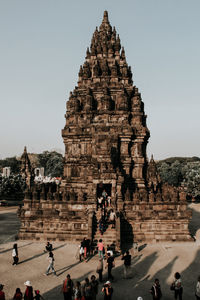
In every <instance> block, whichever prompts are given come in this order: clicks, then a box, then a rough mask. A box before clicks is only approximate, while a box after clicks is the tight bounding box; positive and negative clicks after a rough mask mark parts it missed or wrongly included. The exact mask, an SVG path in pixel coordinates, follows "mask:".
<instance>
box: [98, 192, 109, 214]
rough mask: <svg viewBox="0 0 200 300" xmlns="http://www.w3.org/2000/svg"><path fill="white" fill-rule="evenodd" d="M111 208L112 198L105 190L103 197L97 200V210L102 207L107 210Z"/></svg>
mask: <svg viewBox="0 0 200 300" xmlns="http://www.w3.org/2000/svg"><path fill="white" fill-rule="evenodd" d="M109 206H111V196H109V195H108V194H107V193H106V191H105V190H103V192H102V195H101V196H99V197H98V198H97V210H98V208H99V207H100V208H101V209H105V208H106V207H109Z"/></svg>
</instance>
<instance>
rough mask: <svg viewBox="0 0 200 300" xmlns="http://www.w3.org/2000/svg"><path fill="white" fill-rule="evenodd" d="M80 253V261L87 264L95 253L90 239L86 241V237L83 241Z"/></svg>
mask: <svg viewBox="0 0 200 300" xmlns="http://www.w3.org/2000/svg"><path fill="white" fill-rule="evenodd" d="M78 252H79V261H80V262H81V261H82V260H84V261H85V262H87V259H88V257H89V256H90V254H91V253H92V252H93V249H92V247H91V241H90V239H86V237H84V239H83V240H82V242H81V244H80V246H79V250H78Z"/></svg>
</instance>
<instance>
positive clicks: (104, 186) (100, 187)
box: [97, 183, 112, 198]
mask: <svg viewBox="0 0 200 300" xmlns="http://www.w3.org/2000/svg"><path fill="white" fill-rule="evenodd" d="M111 188H112V184H103V183H99V184H97V198H98V197H101V196H102V193H103V191H105V192H106V193H107V194H108V196H111Z"/></svg>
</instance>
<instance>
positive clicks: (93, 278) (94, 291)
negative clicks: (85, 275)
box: [91, 275, 99, 300]
mask: <svg viewBox="0 0 200 300" xmlns="http://www.w3.org/2000/svg"><path fill="white" fill-rule="evenodd" d="M98 285H99V283H98V281H97V280H96V276H95V275H92V276H91V286H92V300H96V297H97V294H98Z"/></svg>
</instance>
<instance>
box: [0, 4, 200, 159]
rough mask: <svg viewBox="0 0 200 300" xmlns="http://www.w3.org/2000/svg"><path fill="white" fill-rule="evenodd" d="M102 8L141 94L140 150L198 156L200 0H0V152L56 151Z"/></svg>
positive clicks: (60, 145) (0, 155)
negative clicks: (145, 140) (144, 132)
mask: <svg viewBox="0 0 200 300" xmlns="http://www.w3.org/2000/svg"><path fill="white" fill-rule="evenodd" d="M105 9H106V10H108V12H109V19H110V23H111V25H112V26H115V27H116V30H117V32H118V33H119V34H120V38H121V43H122V45H124V47H125V51H126V56H127V62H128V64H129V65H131V67H132V70H133V80H134V84H135V85H136V86H137V87H138V88H139V90H140V92H141V93H142V98H143V101H144V104H145V113H146V114H147V125H148V128H149V130H150V133H151V137H150V139H149V144H148V155H149V156H150V155H151V153H153V154H154V157H155V159H161V158H166V157H169V156H200V139H199V131H200V121H199V112H200V101H199V100H200V99H199V87H200V84H199V78H200V76H199V73H200V39H199V31H200V1H199V0H191V1H189V0H187V1H186V0H130V1H126V0H124V1H118V0H115V1H114V0H107V1H105V0H101V1H95V0H84V1H83V0H79V1H67V0H66V1H62V0H57V1H55V0H54V1H52V0H32V1H31V0H12V1H11V0H4V1H3V0H0V46H1V51H0V53H1V55H0V83H1V88H0V104H1V105H0V108H1V110H0V111H1V117H0V120H1V126H0V158H3V157H6V156H12V155H15V154H17V155H19V154H21V153H22V152H23V147H24V145H27V147H28V151H29V152H42V151H44V150H52V149H62V150H64V147H63V141H62V138H61V129H62V128H63V127H64V124H65V119H64V114H65V105H66V100H67V99H68V95H69V92H70V91H71V90H73V89H74V87H75V85H76V84H77V79H78V71H79V67H80V64H82V63H83V62H84V58H85V52H86V48H87V46H89V45H90V41H91V37H92V33H93V32H94V30H95V27H96V26H99V25H100V23H101V21H102V16H103V11H104V10H105Z"/></svg>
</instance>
